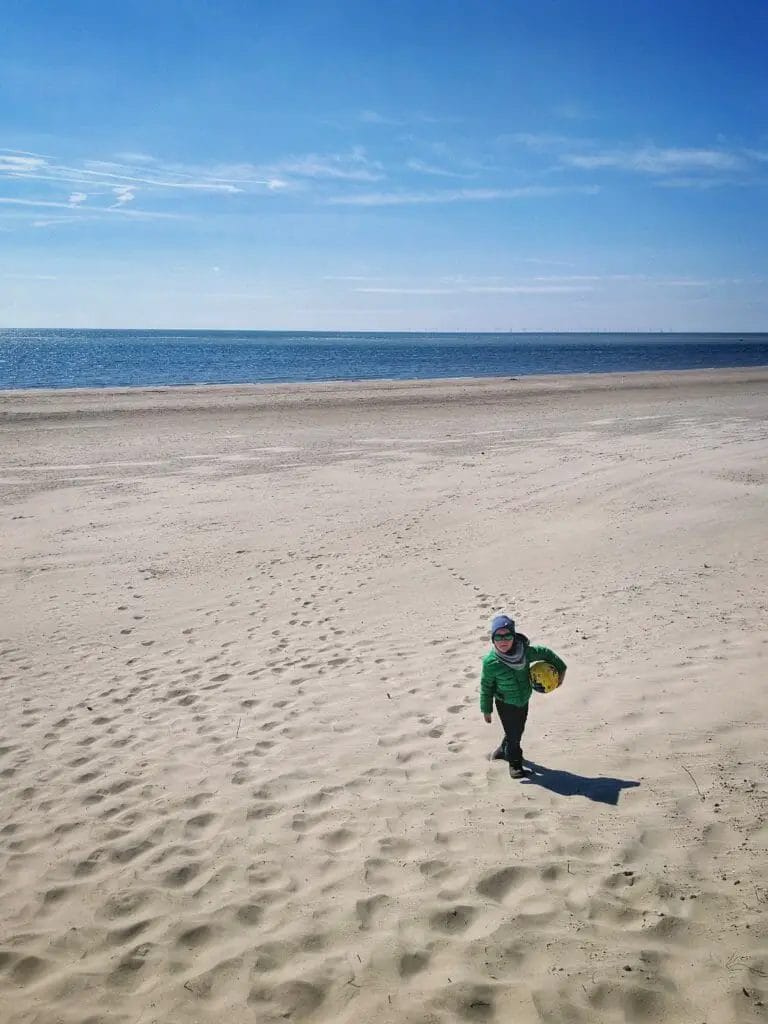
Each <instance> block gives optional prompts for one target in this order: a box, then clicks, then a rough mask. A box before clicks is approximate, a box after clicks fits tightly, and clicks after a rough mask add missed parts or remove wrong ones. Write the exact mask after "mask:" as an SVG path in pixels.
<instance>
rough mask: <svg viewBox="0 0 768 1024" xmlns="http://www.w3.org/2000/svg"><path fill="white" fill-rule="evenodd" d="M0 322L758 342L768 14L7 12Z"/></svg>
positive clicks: (489, 8) (218, 6)
mask: <svg viewBox="0 0 768 1024" xmlns="http://www.w3.org/2000/svg"><path fill="white" fill-rule="evenodd" d="M3 23H4V24H3V33H2V37H1V38H0V326H30V327H34V326H40V327H43V326H51V327H55V326H73V327H190V328H195V327H200V328H206V327H210V328H234V329H237V328H251V329H279V328H285V329H312V328H317V329H326V330H333V329H347V330H409V329H413V330H458V331H461V330H469V331H472V330H491V331H492V330H526V329H527V330H593V329H608V330H610V329H615V330H734V331H747V330H768V230H767V229H768V72H767V71H766V64H767V63H768V62H766V60H765V43H766V39H767V38H768V5H766V4H765V3H764V0H740V2H739V3H738V4H733V5H729V4H726V3H723V2H722V0H720V2H710V0H695V2H693V0H690V2H689V0H681V2H677V0H666V2H661V0H643V2H641V3H631V2H629V0H627V2H617V0H526V2H519V0H505V2H494V0H488V2H483V3H478V2H475V0H465V2H451V0H440V2H433V0H423V2H419V0H410V2H407V3H406V2H399V0H389V2H387V3H381V2H377V3H373V2H368V0H358V2H335V3H334V2H326V3H319V2H317V3H294V2H290V0H285V2H279V3H278V2H258V0H239V2H235V0H216V2H213V0H211V2H203V0H153V2H151V3H149V2H145V0H132V2H131V3H130V4H121V5H106V4H104V3H103V2H100V3H95V2H84V0H69V2H67V3H66V4H64V3H61V2H60V0H55V2H35V0H6V2H5V3H4V4H3Z"/></svg>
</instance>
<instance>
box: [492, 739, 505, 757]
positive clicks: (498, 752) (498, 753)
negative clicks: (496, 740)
mask: <svg viewBox="0 0 768 1024" xmlns="http://www.w3.org/2000/svg"><path fill="white" fill-rule="evenodd" d="M506 760H507V748H506V747H505V746H504V744H503V743H502V744H500V746H498V747H496V749H495V750H494V752H493V753H492V754H491V761H506Z"/></svg>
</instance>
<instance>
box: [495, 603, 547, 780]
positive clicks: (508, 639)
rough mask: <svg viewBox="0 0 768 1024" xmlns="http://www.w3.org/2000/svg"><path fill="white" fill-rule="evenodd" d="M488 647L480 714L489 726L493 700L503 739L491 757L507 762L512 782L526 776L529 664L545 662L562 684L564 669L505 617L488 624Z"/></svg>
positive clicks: (529, 694) (542, 647)
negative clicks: (524, 743)
mask: <svg viewBox="0 0 768 1024" xmlns="http://www.w3.org/2000/svg"><path fill="white" fill-rule="evenodd" d="M491 644H492V646H491V649H490V651H489V652H488V653H487V654H486V656H485V657H484V658H483V670H482V675H481V676H480V710H481V712H482V713H483V718H484V719H485V720H486V722H488V723H489V724H490V723H491V721H492V720H493V704H494V700H495V702H496V711H497V712H498V715H499V718H500V719H501V724H502V727H503V729H504V739H503V740H502V742H501V744H500V745H499V747H497V749H496V750H494V752H493V754H492V755H491V757H492V758H493V759H494V760H496V759H501V760H505V761H509V774H510V775H511V776H512V778H513V779H522V778H524V777H525V772H524V771H523V751H522V748H521V746H520V741H521V739H522V735H523V730H524V729H525V723H526V719H527V718H528V701H529V700H530V699H531V693H532V691H533V687H532V686H531V680H530V674H529V669H530V666H531V663H532V662H534V661H546V662H548V663H549V664H550V665H553V666H554V667H555V668H556V669H557V671H558V672H559V673H560V679H561V680H562V678H563V676H564V675H565V669H566V665H565V662H564V661H563V660H562V658H559V657H558V656H557V655H556V654H555V652H554V651H551V650H550V649H549V648H548V647H544V646H542V645H541V644H532V643H530V641H529V640H528V637H527V636H525V634H524V633H518V632H517V631H516V629H515V623H514V621H513V620H512V619H510V618H509V616H508V615H497V616H496V617H495V618H494V620H493V622H492V623H491Z"/></svg>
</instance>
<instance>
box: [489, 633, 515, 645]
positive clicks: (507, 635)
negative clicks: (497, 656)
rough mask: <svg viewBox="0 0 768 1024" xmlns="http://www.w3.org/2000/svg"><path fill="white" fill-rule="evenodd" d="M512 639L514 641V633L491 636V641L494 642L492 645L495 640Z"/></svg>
mask: <svg viewBox="0 0 768 1024" xmlns="http://www.w3.org/2000/svg"><path fill="white" fill-rule="evenodd" d="M514 639H515V634H514V633H494V634H493V641H494V643H495V642H496V641H497V640H514Z"/></svg>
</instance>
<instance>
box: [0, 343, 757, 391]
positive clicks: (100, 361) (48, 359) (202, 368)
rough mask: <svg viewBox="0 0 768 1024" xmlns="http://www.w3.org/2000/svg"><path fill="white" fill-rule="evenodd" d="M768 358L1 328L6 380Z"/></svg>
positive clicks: (566, 369)
mask: <svg viewBox="0 0 768 1024" xmlns="http://www.w3.org/2000/svg"><path fill="white" fill-rule="evenodd" d="M761 365H768V334H741V335H738V334H384V333H341V332H339V333H332V332H311V331H298V332H296V331H276V332H272V331H99V330H92V331H81V330H23V329H14V330H0V388H2V389H5V388H72V387H78V388H84V387H88V388H104V387H125V386H132V387H147V386H156V385H164V384H165V385H179V384H246V383H267V382H279V381H322V380H366V379H378V380H382V379H396V380H407V379H415V378H421V379H425V378H434V377H482V376H492V377H496V376H499V377H505V376H511V377H517V376H524V375H526V374H540V373H545V374H547V373H609V372H631V371H635V370H684V369H703V368H710V367H712V368H715V367H736V366H761Z"/></svg>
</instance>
